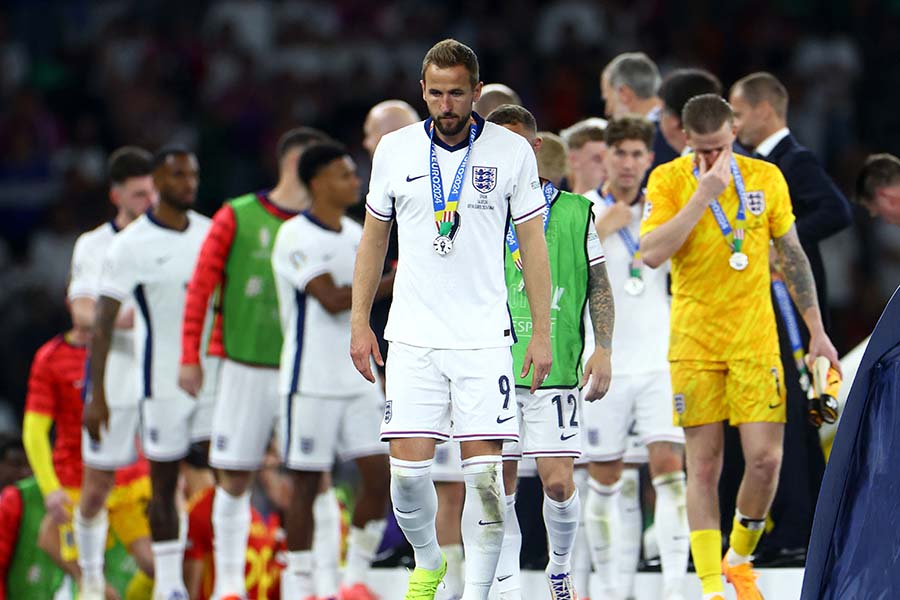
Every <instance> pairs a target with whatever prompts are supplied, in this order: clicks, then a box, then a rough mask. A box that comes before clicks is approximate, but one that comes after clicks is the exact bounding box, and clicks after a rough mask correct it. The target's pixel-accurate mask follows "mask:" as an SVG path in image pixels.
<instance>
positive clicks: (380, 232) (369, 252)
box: [350, 213, 393, 383]
mask: <svg viewBox="0 0 900 600" xmlns="http://www.w3.org/2000/svg"><path fill="white" fill-rule="evenodd" d="M392 222H393V221H392V220H382V219H380V218H377V217H375V216H373V215H372V214H371V213H368V214H366V222H365V225H363V232H362V239H360V241H359V248H358V249H357V252H356V266H355V268H354V270H353V294H352V298H351V308H350V356H351V358H352V359H353V364H354V365H355V366H356V369H357V370H358V371H359V372H360V373H361V374H362V375H363V377H365V378H366V379H368V380H369V381H371V382H372V383H375V375H373V374H372V365H371V363H370V361H369V357H371V356H374V357H375V362H376V363H377V364H378V366H383V365H384V360H383V359H382V358H381V350H379V348H378V339H377V338H376V337H375V333H374V332H373V331H372V327H371V325H370V324H369V318H370V316H371V314H372V303H373V302H374V301H375V294H376V293H377V291H378V287H379V285H380V284H381V283H382V276H381V273H382V270H383V267H384V257H385V256H386V255H387V248H388V239H389V237H390V234H391V224H392ZM391 281H392V282H393V280H391Z"/></svg>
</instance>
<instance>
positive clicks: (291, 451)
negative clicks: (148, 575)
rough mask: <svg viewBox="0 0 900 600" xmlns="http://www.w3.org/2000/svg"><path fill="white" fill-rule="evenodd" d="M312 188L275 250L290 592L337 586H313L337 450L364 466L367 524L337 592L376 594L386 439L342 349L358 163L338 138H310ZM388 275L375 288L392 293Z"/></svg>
mask: <svg viewBox="0 0 900 600" xmlns="http://www.w3.org/2000/svg"><path fill="white" fill-rule="evenodd" d="M298 170H299V174H300V179H301V181H303V183H304V184H305V185H306V186H307V189H308V190H309V192H310V195H311V197H312V205H311V207H310V209H309V210H308V211H306V212H304V213H302V214H300V215H298V216H296V217H293V218H291V219H289V220H287V221H285V223H284V225H282V226H281V228H280V229H279V230H278V235H277V236H276V238H275V246H274V248H273V251H272V268H273V270H274V273H275V282H276V286H277V289H278V304H279V310H280V313H281V326H282V331H283V336H284V344H283V346H282V352H281V367H280V392H281V396H282V399H283V405H282V410H281V413H280V417H279V420H280V427H279V430H280V438H281V442H282V445H283V456H284V461H285V463H286V465H287V467H288V468H289V469H290V470H291V473H292V475H293V477H292V479H293V482H294V499H293V501H292V503H291V507H290V508H289V509H288V511H287V513H286V515H285V527H286V529H287V545H288V555H287V561H288V573H289V574H290V576H291V577H290V579H289V580H287V581H289V582H290V584H289V585H285V587H284V588H283V589H284V592H285V594H287V596H288V597H290V598H306V597H308V596H313V595H315V597H319V598H325V597H329V598H330V597H334V596H336V595H337V592H338V590H337V589H318V590H315V591H314V590H313V589H312V585H311V584H312V582H313V579H314V572H313V570H314V569H313V561H312V552H311V547H312V534H313V528H312V516H313V515H312V510H313V501H314V499H315V497H316V493H317V490H318V489H319V483H320V479H321V477H322V474H323V473H325V472H330V471H331V469H332V467H333V465H334V457H335V455H338V456H339V457H340V458H341V459H342V460H355V461H356V465H357V467H358V469H359V473H360V476H361V487H360V490H359V494H358V495H357V498H356V506H355V509H354V513H353V526H354V527H356V528H358V529H361V530H364V531H367V532H369V533H370V535H369V536H368V537H369V538H370V543H369V544H368V548H366V549H365V552H359V551H358V550H359V549H357V552H356V553H355V554H351V555H349V556H348V562H347V571H346V573H345V581H344V583H345V585H344V586H343V587H342V589H341V594H340V597H341V598H342V599H346V600H372V599H374V598H375V595H374V594H373V593H372V592H371V590H370V589H369V588H368V586H367V585H366V571H367V570H368V568H369V566H370V564H371V562H372V559H373V558H374V555H375V552H376V551H377V550H378V544H379V543H380V542H381V535H382V533H383V532H384V527H385V520H384V511H385V509H386V507H387V501H388V481H389V472H388V461H387V451H388V448H387V444H385V443H384V442H382V441H381V440H380V436H379V422H380V421H381V416H382V414H383V411H384V396H383V395H382V393H381V388H380V387H378V386H374V387H373V386H371V385H369V384H368V383H367V382H366V381H365V380H363V379H362V378H361V377H360V376H359V374H358V373H357V372H356V369H355V368H354V367H353V362H352V361H351V360H350V357H349V356H348V354H347V348H348V347H349V345H350V299H351V295H352V290H351V287H350V283H351V281H352V278H353V265H354V263H355V261H356V248H357V245H358V244H359V239H360V236H361V235H362V228H361V227H360V226H359V225H358V224H357V223H356V222H355V221H353V220H352V219H350V218H349V217H347V216H346V214H345V213H346V211H347V209H348V208H349V207H351V206H353V205H354V204H356V203H357V202H359V186H360V182H359V178H358V177H357V175H356V165H355V164H354V163H353V160H352V159H351V158H350V156H349V154H348V152H347V150H346V149H345V148H344V147H343V146H341V145H339V144H336V143H334V142H326V143H319V144H314V145H312V146H310V147H309V148H307V149H306V151H305V152H304V153H303V156H302V157H301V158H300V163H299V167H298ZM393 282H394V276H393V274H388V275H385V276H384V277H383V278H382V280H381V282H380V284H379V286H378V292H377V294H376V297H384V296H387V295H389V294H390V292H391V288H392V287H393Z"/></svg>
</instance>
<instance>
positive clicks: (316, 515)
mask: <svg viewBox="0 0 900 600" xmlns="http://www.w3.org/2000/svg"><path fill="white" fill-rule="evenodd" d="M313 521H314V523H315V526H314V527H313V544H312V553H313V561H314V563H315V567H316V573H315V579H316V594H317V595H318V596H319V597H322V598H331V597H332V596H337V593H338V587H339V584H340V574H339V572H338V567H339V560H340V553H341V506H340V504H338V500H337V495H336V494H335V493H334V488H328V490H326V491H324V492H321V493H319V494H318V495H317V496H316V499H315V500H314V501H313Z"/></svg>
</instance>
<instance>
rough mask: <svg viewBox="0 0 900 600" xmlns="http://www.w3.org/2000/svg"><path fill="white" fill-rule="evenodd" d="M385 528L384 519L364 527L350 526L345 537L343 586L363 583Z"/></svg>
mask: <svg viewBox="0 0 900 600" xmlns="http://www.w3.org/2000/svg"><path fill="white" fill-rule="evenodd" d="M385 527H387V521H385V520H384V519H374V520H372V521H369V522H368V523H366V525H365V527H353V526H352V525H351V526H350V534H349V536H348V537H347V565H346V568H345V570H344V585H355V584H357V583H365V581H366V574H367V573H368V572H369V567H371V566H372V561H373V560H374V559H375V553H376V552H378V546H379V545H381V538H382V536H383V535H384V529H385Z"/></svg>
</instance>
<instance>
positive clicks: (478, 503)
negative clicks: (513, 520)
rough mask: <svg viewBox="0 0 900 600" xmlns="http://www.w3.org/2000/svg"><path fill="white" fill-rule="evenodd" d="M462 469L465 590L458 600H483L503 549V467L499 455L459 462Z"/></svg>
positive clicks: (485, 598)
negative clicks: (463, 480) (464, 495)
mask: <svg viewBox="0 0 900 600" xmlns="http://www.w3.org/2000/svg"><path fill="white" fill-rule="evenodd" d="M462 468H463V477H464V478H465V481H466V500H465V503H464V504H463V515H462V536H463V544H464V545H465V548H466V587H465V590H464V591H463V596H462V600H487V598H488V593H489V592H490V589H491V583H492V582H493V580H494V573H495V572H496V570H497V561H498V559H499V558H500V549H501V547H502V546H503V530H504V521H505V520H506V519H505V515H506V502H505V501H504V498H505V495H504V493H503V466H502V462H501V458H500V456H499V455H497V456H473V457H471V458H468V459H465V460H463V461H462Z"/></svg>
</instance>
